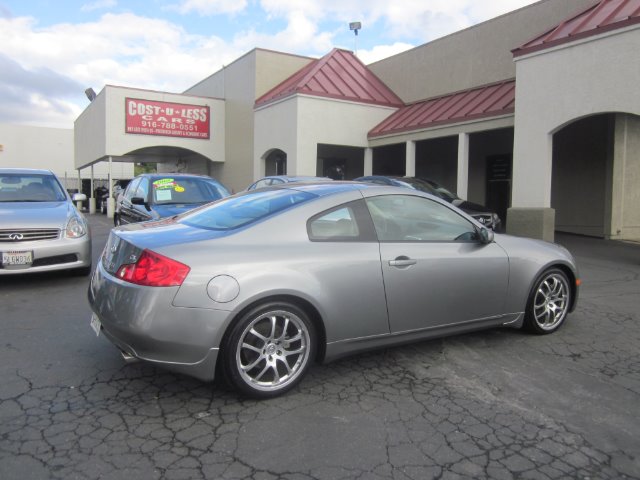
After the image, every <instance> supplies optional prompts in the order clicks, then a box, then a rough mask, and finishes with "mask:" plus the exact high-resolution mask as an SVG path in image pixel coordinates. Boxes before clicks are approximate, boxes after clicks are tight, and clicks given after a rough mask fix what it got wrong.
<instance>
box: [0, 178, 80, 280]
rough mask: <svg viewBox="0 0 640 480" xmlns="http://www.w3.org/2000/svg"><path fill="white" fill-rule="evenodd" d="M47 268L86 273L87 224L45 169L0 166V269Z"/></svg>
mask: <svg viewBox="0 0 640 480" xmlns="http://www.w3.org/2000/svg"><path fill="white" fill-rule="evenodd" d="M86 199H87V197H86V195H84V194H82V193H76V194H74V195H73V201H84V200H86ZM51 270H73V271H75V272H77V273H80V274H83V275H87V274H89V272H90V271H91V235H90V233H89V226H88V225H87V222H86V220H85V218H84V216H83V215H82V214H81V213H80V212H79V211H78V210H77V209H76V207H75V205H74V204H73V202H72V199H71V198H69V195H68V194H67V192H66V191H65V189H64V188H62V185H61V184H60V181H59V180H58V178H57V177H56V176H55V175H54V174H53V173H52V172H51V171H49V170H35V169H27V168H0V275H13V274H21V273H27V272H47V271H51Z"/></svg>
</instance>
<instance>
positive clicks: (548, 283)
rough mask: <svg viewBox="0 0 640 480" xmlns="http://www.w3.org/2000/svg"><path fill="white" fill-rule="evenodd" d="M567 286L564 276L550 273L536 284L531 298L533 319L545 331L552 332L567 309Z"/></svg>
mask: <svg viewBox="0 0 640 480" xmlns="http://www.w3.org/2000/svg"><path fill="white" fill-rule="evenodd" d="M569 295H570V294H569V284H568V283H567V279H566V277H565V276H564V275H562V274H560V273H558V272H552V273H550V274H549V275H548V276H546V277H544V278H543V279H542V280H541V281H540V283H539V284H538V288H537V289H536V292H535V296H534V298H533V317H534V319H535V322H536V324H537V325H538V326H539V327H540V328H541V329H542V330H545V331H549V330H554V329H555V328H556V327H558V325H559V324H560V323H562V321H563V320H564V317H565V316H566V315H567V311H568V309H569Z"/></svg>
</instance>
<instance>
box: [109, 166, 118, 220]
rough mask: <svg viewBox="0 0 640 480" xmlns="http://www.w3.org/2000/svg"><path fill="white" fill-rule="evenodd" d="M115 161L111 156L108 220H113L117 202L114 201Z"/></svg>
mask: <svg viewBox="0 0 640 480" xmlns="http://www.w3.org/2000/svg"><path fill="white" fill-rule="evenodd" d="M112 168H113V159H112V158H111V156H109V177H108V180H109V198H108V199H107V218H113V213H114V212H115V207H116V205H115V200H114V199H113V175H112V173H111V172H112Z"/></svg>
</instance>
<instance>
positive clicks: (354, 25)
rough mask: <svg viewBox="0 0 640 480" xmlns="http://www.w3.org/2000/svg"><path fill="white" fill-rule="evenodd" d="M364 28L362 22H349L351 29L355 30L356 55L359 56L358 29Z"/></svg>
mask: <svg viewBox="0 0 640 480" xmlns="http://www.w3.org/2000/svg"><path fill="white" fill-rule="evenodd" d="M361 28H362V23H360V22H351V23H350V24H349V30H353V33H355V34H356V35H355V46H356V48H355V53H356V56H358V30H360V29H361Z"/></svg>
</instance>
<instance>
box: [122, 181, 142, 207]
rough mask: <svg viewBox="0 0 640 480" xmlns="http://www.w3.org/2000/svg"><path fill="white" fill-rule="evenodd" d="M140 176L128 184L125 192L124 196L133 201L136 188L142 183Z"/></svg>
mask: <svg viewBox="0 0 640 480" xmlns="http://www.w3.org/2000/svg"><path fill="white" fill-rule="evenodd" d="M140 180H141V179H140V178H138V179H135V180H133V181H132V182H131V183H129V185H128V186H127V189H126V190H125V192H124V198H126V199H127V200H129V201H131V198H132V197H133V196H134V193H135V191H136V189H137V188H138V184H139V183H140Z"/></svg>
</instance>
